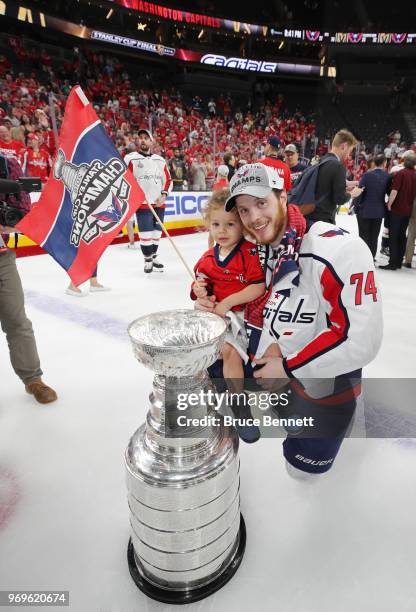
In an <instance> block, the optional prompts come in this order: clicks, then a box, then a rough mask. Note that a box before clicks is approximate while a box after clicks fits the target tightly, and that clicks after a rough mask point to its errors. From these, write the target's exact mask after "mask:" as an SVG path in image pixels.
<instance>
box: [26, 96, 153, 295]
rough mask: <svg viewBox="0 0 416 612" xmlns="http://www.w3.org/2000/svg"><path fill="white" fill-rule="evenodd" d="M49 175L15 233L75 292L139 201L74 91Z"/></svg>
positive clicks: (93, 118)
mask: <svg viewBox="0 0 416 612" xmlns="http://www.w3.org/2000/svg"><path fill="white" fill-rule="evenodd" d="M57 149H58V150H57V154H56V157H55V159H54V161H53V165H52V170H51V174H50V176H49V179H48V181H47V183H46V185H45V187H44V189H43V191H42V194H41V197H40V199H39V201H38V202H37V203H36V204H34V205H33V208H32V210H31V212H30V213H29V214H27V215H26V216H25V217H24V218H23V219H22V220H21V221H20V222H19V223H18V224H17V226H16V227H17V229H18V230H19V231H21V232H22V233H24V234H26V236H28V237H29V238H31V239H32V240H34V241H35V242H36V243H37V244H39V245H40V246H41V247H42V248H43V249H44V250H45V251H47V252H48V253H49V254H50V255H51V256H52V257H53V258H54V259H55V260H56V261H57V262H58V263H59V264H60V265H61V266H62V267H63V268H64V270H66V271H67V272H68V275H69V277H70V278H71V281H72V283H73V284H74V285H75V286H76V287H77V286H79V285H81V284H82V283H84V282H85V281H86V280H88V279H90V278H91V277H93V276H94V271H95V269H96V267H97V262H98V260H99V259H100V257H101V255H102V254H103V252H104V251H105V249H106V248H107V246H108V245H109V244H111V242H112V240H113V238H115V237H116V236H117V235H118V233H119V232H120V230H121V228H122V227H123V226H124V225H125V224H126V221H127V219H129V218H130V217H131V216H132V215H133V214H134V213H135V211H136V209H137V207H138V206H140V205H141V203H142V202H143V200H144V199H145V194H144V193H143V191H142V189H141V188H140V186H139V185H138V184H137V181H136V180H135V179H134V176H133V175H132V173H131V172H130V171H129V170H128V169H127V168H126V165H125V163H124V162H123V160H122V159H121V157H120V154H119V152H118V151H117V149H116V148H115V146H114V144H113V142H112V141H111V139H110V138H109V136H108V134H107V133H106V131H105V128H104V126H103V125H102V123H101V121H100V120H99V118H98V117H97V114H96V112H95V110H94V108H93V106H92V104H91V103H90V102H89V101H88V99H87V97H86V96H85V94H84V92H83V91H82V89H81V87H80V86H79V85H77V86H75V87H73V89H72V90H71V92H70V94H69V96H68V100H67V104H66V109H65V116H64V120H63V123H62V127H61V132H60V136H59V143H58V147H57Z"/></svg>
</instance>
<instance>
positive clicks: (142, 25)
mask: <svg viewBox="0 0 416 612" xmlns="http://www.w3.org/2000/svg"><path fill="white" fill-rule="evenodd" d="M146 28H147V23H140V21H139V22H138V24H137V29H138V30H143V32H144V31H145V29H146Z"/></svg>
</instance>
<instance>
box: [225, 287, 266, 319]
mask: <svg viewBox="0 0 416 612" xmlns="http://www.w3.org/2000/svg"><path fill="white" fill-rule="evenodd" d="M265 290H266V285H265V283H255V284H253V285H248V287H245V288H244V289H242V290H241V291H237V293H233V294H232V295H229V296H228V297H226V298H224V299H223V300H222V301H221V302H219V303H218V304H216V306H215V308H214V312H215V314H217V315H219V316H220V317H225V315H226V314H227V312H228V311H229V310H231V308H233V307H234V306H239V305H240V304H247V303H248V302H252V301H253V300H256V299H257V298H258V297H260V296H261V295H263V294H264V292H265Z"/></svg>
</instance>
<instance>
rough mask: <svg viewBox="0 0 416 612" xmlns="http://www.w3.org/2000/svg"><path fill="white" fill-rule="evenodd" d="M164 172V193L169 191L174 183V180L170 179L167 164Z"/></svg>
mask: <svg viewBox="0 0 416 612" xmlns="http://www.w3.org/2000/svg"><path fill="white" fill-rule="evenodd" d="M164 172H165V178H166V180H165V184H164V187H163V191H169V187H170V184H171V182H172V179H171V177H170V173H169V170H168V166H167V164H165V167H164Z"/></svg>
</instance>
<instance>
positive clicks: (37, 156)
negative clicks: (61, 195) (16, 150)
mask: <svg viewBox="0 0 416 612" xmlns="http://www.w3.org/2000/svg"><path fill="white" fill-rule="evenodd" d="M28 145H29V146H28V149H27V150H26V151H25V154H24V164H23V172H24V173H25V174H26V175H27V176H33V177H38V178H40V180H41V181H42V183H46V181H47V180H48V178H49V172H50V169H51V165H52V164H51V158H50V156H49V154H48V153H47V152H46V151H45V150H44V149H41V148H40V142H39V138H38V137H37V136H36V135H35V134H29V136H28Z"/></svg>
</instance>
